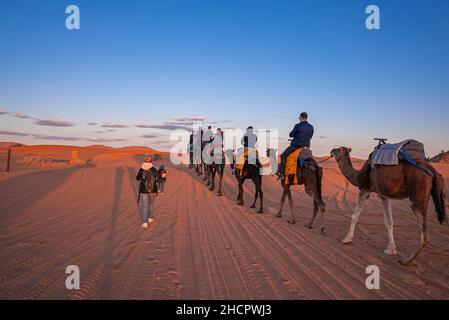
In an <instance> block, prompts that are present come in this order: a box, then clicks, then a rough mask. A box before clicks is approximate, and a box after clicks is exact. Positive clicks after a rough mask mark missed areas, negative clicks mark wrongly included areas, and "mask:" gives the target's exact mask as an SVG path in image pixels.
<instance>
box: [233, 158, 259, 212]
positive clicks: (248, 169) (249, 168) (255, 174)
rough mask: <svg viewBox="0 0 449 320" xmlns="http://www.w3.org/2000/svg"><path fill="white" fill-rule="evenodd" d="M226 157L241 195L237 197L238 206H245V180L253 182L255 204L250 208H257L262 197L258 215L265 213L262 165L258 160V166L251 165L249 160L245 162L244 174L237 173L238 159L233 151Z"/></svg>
mask: <svg viewBox="0 0 449 320" xmlns="http://www.w3.org/2000/svg"><path fill="white" fill-rule="evenodd" d="M226 157H227V158H228V160H229V162H230V165H231V169H232V171H233V174H234V175H235V179H236V180H237V183H238V188H239V193H238V195H237V205H239V206H243V183H244V182H245V180H252V182H253V183H254V202H253V204H252V205H251V206H250V208H255V207H256V203H257V199H258V198H259V197H260V200H259V203H260V207H259V210H257V213H263V191H262V174H261V173H260V167H261V165H260V163H259V161H258V160H257V161H256V164H252V163H249V162H248V160H245V163H244V164H243V168H242V172H241V173H237V172H236V171H235V167H236V159H235V156H234V151H233V150H227V151H226Z"/></svg>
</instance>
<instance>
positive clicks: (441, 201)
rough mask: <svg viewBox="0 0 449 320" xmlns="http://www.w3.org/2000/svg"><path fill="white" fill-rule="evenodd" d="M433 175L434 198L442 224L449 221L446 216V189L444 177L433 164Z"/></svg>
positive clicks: (431, 167)
mask: <svg viewBox="0 0 449 320" xmlns="http://www.w3.org/2000/svg"><path fill="white" fill-rule="evenodd" d="M429 167H430V169H431V171H432V173H433V175H434V179H433V187H432V199H433V203H434V204H435V210H436V212H437V216H438V222H439V223H440V224H442V223H443V222H445V221H447V216H446V190H445V186H444V179H443V177H442V176H441V174H439V173H438V171H436V170H435V168H434V167H433V166H431V165H429Z"/></svg>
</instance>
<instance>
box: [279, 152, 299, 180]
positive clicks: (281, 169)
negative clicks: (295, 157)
mask: <svg viewBox="0 0 449 320" xmlns="http://www.w3.org/2000/svg"><path fill="white" fill-rule="evenodd" d="M297 149H299V147H297V146H292V145H290V146H289V147H288V148H287V149H285V151H284V152H283V153H282V154H281V165H280V166H279V173H280V174H284V173H285V165H286V162H287V157H288V156H289V155H291V154H292V153H293V152H295V150H297Z"/></svg>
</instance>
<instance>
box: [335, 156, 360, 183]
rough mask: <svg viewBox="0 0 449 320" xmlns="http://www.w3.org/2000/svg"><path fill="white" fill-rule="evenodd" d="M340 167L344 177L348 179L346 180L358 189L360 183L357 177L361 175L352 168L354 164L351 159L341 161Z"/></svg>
mask: <svg viewBox="0 0 449 320" xmlns="http://www.w3.org/2000/svg"><path fill="white" fill-rule="evenodd" d="M338 167H339V168H340V170H341V173H343V175H344V176H345V177H346V179H348V180H349V182H350V183H351V184H352V185H354V186H356V187H358V186H359V183H358V181H357V177H358V174H359V171H358V170H356V169H354V167H353V166H352V162H351V159H350V158H349V156H348V157H344V158H343V159H341V160H340V161H338Z"/></svg>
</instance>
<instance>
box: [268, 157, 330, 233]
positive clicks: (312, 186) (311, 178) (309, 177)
mask: <svg viewBox="0 0 449 320" xmlns="http://www.w3.org/2000/svg"><path fill="white" fill-rule="evenodd" d="M267 156H268V157H269V158H270V159H271V160H270V161H273V159H275V161H277V156H276V151H275V150H274V149H268V150H267ZM299 161H300V159H299V158H298V162H299ZM296 174H297V176H298V177H299V180H300V184H304V188H305V192H306V193H307V194H308V195H309V196H311V197H312V199H313V216H312V219H311V220H310V221H309V223H307V224H306V225H305V226H306V227H307V228H309V229H312V227H313V223H314V221H315V218H316V216H317V214H318V211H320V216H321V233H322V234H325V233H326V225H325V221H324V214H325V211H326V204H325V203H324V201H323V198H322V194H321V181H322V178H323V169H322V168H321V167H320V166H319V165H318V163H317V162H316V161H315V160H314V159H307V163H306V165H305V167H304V166H303V167H301V165H300V164H299V163H298V166H297V172H296ZM281 186H282V189H283V192H282V197H281V207H280V209H279V212H278V213H277V214H276V215H275V216H276V217H278V218H281V217H282V210H283V207H284V202H285V198H286V197H288V203H289V205H290V210H291V215H290V217H289V219H288V220H287V222H288V223H291V224H294V223H296V219H295V212H294V209H293V205H294V202H293V198H292V193H291V190H290V186H291V185H290V184H286V183H285V180H284V179H282V180H281Z"/></svg>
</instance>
